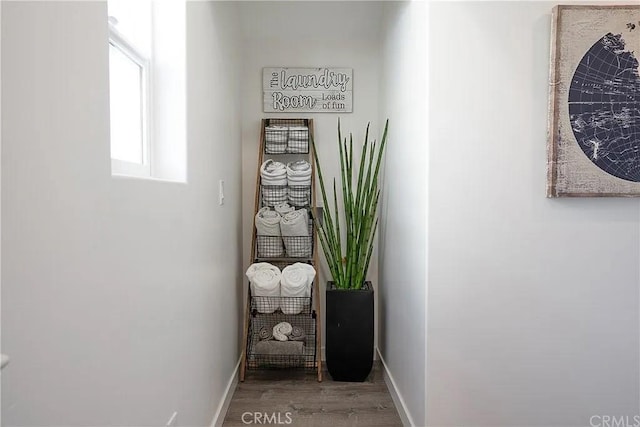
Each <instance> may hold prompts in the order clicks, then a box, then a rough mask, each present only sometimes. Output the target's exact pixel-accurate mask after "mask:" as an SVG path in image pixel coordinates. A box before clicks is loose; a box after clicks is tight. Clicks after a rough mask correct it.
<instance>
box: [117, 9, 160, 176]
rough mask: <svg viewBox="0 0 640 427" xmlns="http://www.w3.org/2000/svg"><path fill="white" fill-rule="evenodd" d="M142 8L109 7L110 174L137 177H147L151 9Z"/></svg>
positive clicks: (149, 165) (149, 129)
mask: <svg viewBox="0 0 640 427" xmlns="http://www.w3.org/2000/svg"><path fill="white" fill-rule="evenodd" d="M126 3H130V2H126ZM145 3H146V2H141V3H138V4H137V7H135V8H133V9H131V7H127V8H124V7H123V6H124V4H123V2H122V1H109V2H108V7H109V102H110V108H109V111H110V131H111V170H112V173H113V174H121V175H130V176H138V177H150V176H151V153H150V151H151V144H150V139H151V138H150V133H151V132H150V131H151V111H152V110H151V103H150V100H151V87H152V86H151V84H150V75H151V58H150V56H151V55H150V52H151V49H149V45H150V39H151V34H150V28H151V22H150V21H151V12H150V7H151V5H150V3H146V4H145ZM127 6H131V4H128V5H127Z"/></svg>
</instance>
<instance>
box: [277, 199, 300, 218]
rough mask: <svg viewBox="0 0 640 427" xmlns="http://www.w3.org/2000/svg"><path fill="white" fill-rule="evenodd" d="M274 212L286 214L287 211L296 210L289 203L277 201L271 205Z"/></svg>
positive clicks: (281, 214)
mask: <svg viewBox="0 0 640 427" xmlns="http://www.w3.org/2000/svg"><path fill="white" fill-rule="evenodd" d="M273 208H274V209H275V210H276V212H278V213H279V214H280V216H283V215H286V214H288V213H289V212H293V211H295V210H296V208H294V207H293V206H291V205H289V203H287V202H284V203H279V204H277V205H275V206H274V207H273Z"/></svg>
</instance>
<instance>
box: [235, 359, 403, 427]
mask: <svg viewBox="0 0 640 427" xmlns="http://www.w3.org/2000/svg"><path fill="white" fill-rule="evenodd" d="M323 378H324V379H323V381H322V382H320V383H319V382H318V381H316V376H315V375H313V374H308V373H306V374H305V373H304V372H291V371H278V370H275V371H248V373H247V377H246V380H245V382H244V383H238V386H237V388H236V390H235V393H234V394H233V398H232V400H231V404H230V405H229V409H228V411H227V415H226V417H225V419H224V424H223V426H224V427H240V426H245V425H247V424H248V423H249V421H252V422H253V424H259V422H258V421H259V420H260V419H261V420H262V423H264V424H267V422H266V420H267V419H268V420H270V421H274V419H275V422H271V424H277V423H278V420H279V421H280V423H281V424H289V425H292V426H332V427H345V426H367V427H376V426H379V427H396V426H402V421H401V420H400V417H399V415H398V411H397V410H396V408H395V406H394V404H393V400H392V399H391V395H390V394H389V390H388V389H387V386H386V384H385V382H384V377H383V368H382V364H381V363H380V362H379V361H378V362H376V364H375V365H374V369H373V371H372V372H371V374H370V375H369V378H368V379H367V380H366V381H365V382H362V383H349V382H336V381H333V380H331V377H330V376H329V374H328V373H327V372H326V369H325V372H324V375H323ZM265 417H266V418H265ZM289 420H290V421H289Z"/></svg>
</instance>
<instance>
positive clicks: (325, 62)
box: [240, 1, 382, 342]
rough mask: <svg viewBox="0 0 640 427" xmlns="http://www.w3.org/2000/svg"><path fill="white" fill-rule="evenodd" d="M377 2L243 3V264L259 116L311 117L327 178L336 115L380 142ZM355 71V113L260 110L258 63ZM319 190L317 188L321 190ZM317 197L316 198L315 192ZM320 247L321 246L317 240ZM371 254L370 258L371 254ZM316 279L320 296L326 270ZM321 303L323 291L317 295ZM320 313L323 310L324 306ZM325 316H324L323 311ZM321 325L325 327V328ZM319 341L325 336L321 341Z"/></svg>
mask: <svg viewBox="0 0 640 427" xmlns="http://www.w3.org/2000/svg"><path fill="white" fill-rule="evenodd" d="M381 5H382V4H381V3H378V2H314V1H310V2H287V1H284V2H269V1H265V2H262V1H260V2H242V3H241V5H240V8H241V9H240V10H241V16H242V29H243V40H244V45H243V49H242V50H243V73H242V79H243V89H242V97H243V101H244V102H243V108H242V110H243V111H242V168H243V180H244V181H243V199H242V200H243V242H244V243H243V248H244V258H243V259H244V266H246V267H248V266H249V264H250V263H251V261H250V249H251V233H252V227H253V215H254V196H255V185H256V171H257V166H258V146H259V137H260V120H261V119H262V118H265V117H305V118H306V117H308V118H313V119H314V126H315V141H316V144H317V147H318V156H319V157H320V161H321V162H322V170H323V174H324V175H325V180H327V179H329V177H333V176H336V177H339V173H340V172H339V171H340V169H339V156H338V147H337V120H338V117H340V119H341V121H342V130H343V133H347V132H353V135H354V141H357V142H361V141H362V140H363V138H364V131H365V128H366V125H367V122H371V131H370V132H371V133H370V134H371V135H374V136H376V137H377V139H379V132H378V130H379V129H382V125H381V124H380V123H378V117H379V114H378V111H379V98H378V81H379V53H380V41H381V33H382V31H381V28H380V25H381V20H382V8H381ZM287 66H289V67H324V66H328V67H346V68H353V113H341V114H326V113H324V114H318V113H316V114H309V113H302V114H296V113H287V114H277V113H263V112H262V68H263V67H287ZM319 191H320V190H319V187H318V192H319ZM318 200H319V201H320V200H321V196H320V194H318ZM318 248H319V250H321V249H320V245H319V244H318ZM374 258H375V257H374ZM321 273H322V274H321V277H320V278H319V280H318V283H320V285H321V288H320V292H321V294H322V295H324V286H325V282H326V281H327V280H329V277H330V275H329V271H328V268H326V267H325V268H323V269H322V270H321ZM369 278H370V279H371V280H372V281H373V284H374V287H377V286H378V266H377V262H376V260H375V259H372V261H371V266H370V270H369ZM322 299H323V301H324V296H323V298H322ZM323 311H324V309H323ZM323 319H324V316H323ZM323 329H324V328H323ZM323 342H324V339H323Z"/></svg>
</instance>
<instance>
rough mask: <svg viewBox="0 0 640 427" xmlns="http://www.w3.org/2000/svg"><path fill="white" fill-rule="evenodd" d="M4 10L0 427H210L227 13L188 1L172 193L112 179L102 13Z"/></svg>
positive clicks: (232, 131)
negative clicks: (173, 424) (182, 123)
mask: <svg viewBox="0 0 640 427" xmlns="http://www.w3.org/2000/svg"><path fill="white" fill-rule="evenodd" d="M2 8H3V11H2V112H3V116H2V151H3V155H2V257H3V259H2V263H3V269H2V350H3V351H4V352H7V353H8V354H11V356H12V363H11V365H10V366H11V368H10V369H7V370H5V372H3V374H2V386H3V395H2V407H3V409H4V410H3V416H4V420H3V421H4V423H5V425H65V426H73V425H96V426H98V425H104V426H107V425H108V426H117V425H148V426H161V425H162V426H163V425H165V424H166V422H167V420H168V419H169V416H170V415H171V414H172V412H173V411H178V412H179V415H178V425H192V426H198V425H199V426H203V425H209V424H210V422H211V418H212V416H213V412H214V410H215V408H216V406H217V404H218V403H219V402H220V399H221V398H222V393H223V391H224V388H225V386H226V384H227V382H228V381H229V378H230V376H231V374H232V372H233V369H234V368H235V364H236V362H237V359H238V348H239V340H238V335H239V329H238V327H237V325H238V320H239V319H240V315H239V313H240V308H241V306H240V303H239V299H240V289H241V275H240V272H241V265H240V259H241V252H240V247H239V244H238V243H239V238H240V233H241V224H240V181H241V175H240V168H239V165H240V124H239V119H238V118H239V109H238V107H239V105H238V103H237V101H236V99H237V97H236V94H237V83H238V81H237V78H236V75H237V66H236V64H237V62H236V59H237V52H238V51H239V49H238V45H237V42H236V38H235V37H234V32H235V28H237V16H236V14H235V12H234V10H235V9H234V8H233V7H232V5H229V4H222V3H189V5H188V10H187V23H188V25H187V28H188V30H187V31H188V33H187V58H188V60H187V66H188V79H187V80H188V96H187V99H188V103H187V111H188V121H187V126H188V129H187V134H188V184H175V183H167V182H159V181H150V180H136V179H122V178H120V179H117V178H112V177H111V173H110V159H109V127H108V111H109V110H108V68H107V61H108V55H107V43H106V41H107V25H106V16H107V12H106V4H105V3H101V2H8V3H4V2H3V5H2ZM221 58H223V59H224V60H221ZM221 178H223V179H225V181H226V189H227V192H226V200H225V205H224V206H218V204H217V188H218V182H217V181H218V179H221Z"/></svg>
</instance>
